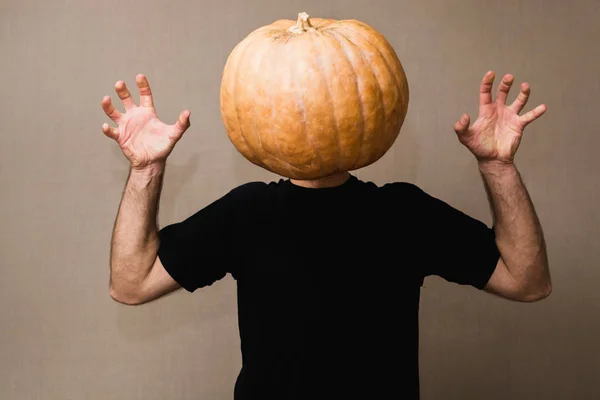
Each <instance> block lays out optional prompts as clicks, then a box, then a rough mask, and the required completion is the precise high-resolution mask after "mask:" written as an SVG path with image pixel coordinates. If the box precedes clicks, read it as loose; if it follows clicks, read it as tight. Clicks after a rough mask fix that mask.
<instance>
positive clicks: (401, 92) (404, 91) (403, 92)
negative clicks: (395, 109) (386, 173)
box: [345, 21, 409, 151]
mask: <svg viewBox="0 0 600 400" xmlns="http://www.w3.org/2000/svg"><path fill="white" fill-rule="evenodd" d="M357 26H358V27H360V28H361V29H355V27H357ZM345 28H346V29H347V30H349V31H351V32H354V33H355V34H356V35H358V36H360V37H361V38H362V39H363V40H364V41H365V42H367V43H368V44H369V45H370V46H371V47H372V48H374V49H375V50H377V52H378V53H379V54H380V55H381V58H382V59H383V61H384V63H385V65H386V67H387V68H388V70H389V72H390V74H391V75H392V77H393V79H394V82H395V84H396V87H397V89H398V96H399V99H397V100H401V101H402V103H403V104H407V102H408V96H409V92H408V87H406V88H405V87H404V85H405V84H404V83H403V79H402V76H399V75H400V74H404V68H403V67H402V64H401V63H400V61H399V60H398V55H397V54H396V52H395V50H394V48H393V47H392V46H391V44H390V43H389V42H388V41H387V39H385V37H382V36H381V35H380V34H379V33H378V32H376V31H374V30H373V28H371V27H370V26H369V25H367V24H365V23H363V22H361V21H355V24H354V25H346V26H345ZM367 33H371V34H374V35H377V36H378V37H380V39H381V41H382V42H383V43H384V44H386V45H387V46H388V49H389V52H390V54H389V56H390V57H391V59H392V61H393V60H394V59H396V60H397V62H398V64H399V65H398V67H399V69H396V68H393V66H392V65H390V63H389V62H388V57H386V56H385V55H384V54H383V53H382V51H381V50H380V48H379V46H377V45H376V44H375V43H373V42H372V41H371V40H370V39H369V37H368V36H367V35H366V34H367ZM403 114H404V117H402V122H401V124H402V123H403V122H404V121H403V120H404V118H405V117H406V111H404V112H401V113H400V115H403ZM394 140H395V139H394ZM392 144H393V141H392ZM387 147H388V150H389V147H391V144H390V145H387ZM386 151H387V150H386Z"/></svg>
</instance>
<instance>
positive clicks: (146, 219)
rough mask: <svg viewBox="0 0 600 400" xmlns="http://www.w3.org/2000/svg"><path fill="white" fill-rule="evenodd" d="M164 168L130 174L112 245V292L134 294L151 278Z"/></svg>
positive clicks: (131, 172) (159, 167)
mask: <svg viewBox="0 0 600 400" xmlns="http://www.w3.org/2000/svg"><path fill="white" fill-rule="evenodd" d="M163 174H164V165H161V166H157V167H154V168H152V169H146V170H143V171H141V170H135V169H132V170H131V171H130V174H129V177H128V179H127V184H126V186H125V190H124V193H123V197H122V199H121V203H120V206H119V211H118V213H117V218H116V221H115V225H114V230H113V235H112V242H111V259H110V268H111V271H110V284H111V291H113V292H116V293H120V294H121V295H124V294H127V293H131V292H132V291H133V290H135V288H136V287H137V286H138V285H139V284H140V282H141V281H143V279H144V278H145V277H146V276H147V275H148V273H149V272H150V269H151V268H152V265H153V264H154V260H155V259H156V254H157V251H158V226H157V215H158V204H159V200H160V193H161V188H162V180H163Z"/></svg>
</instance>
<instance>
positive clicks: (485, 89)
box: [454, 71, 547, 164]
mask: <svg viewBox="0 0 600 400" xmlns="http://www.w3.org/2000/svg"><path fill="white" fill-rule="evenodd" d="M513 82H514V77H513V76H512V75H511V74H507V75H505V76H504V77H503V78H502V82H501V83H500V86H499V87H498V93H497V95H496V101H493V99H492V86H493V84H494V72H493V71H489V72H488V73H486V74H485V76H484V77H483V80H482V82H481V87H480V90H479V92H480V96H479V117H478V118H477V120H476V121H475V123H473V125H472V126H471V125H470V118H469V116H468V115H467V114H463V115H462V117H461V118H460V119H459V120H458V121H457V122H456V124H455V125H454V131H455V132H456V134H457V135H458V139H459V141H460V142H461V143H462V144H463V145H464V146H465V147H467V148H468V149H469V150H470V151H471V152H472V153H473V154H474V155H475V157H476V158H477V160H478V161H479V163H487V162H501V163H506V164H512V162H513V160H514V156H515V153H516V152H517V148H518V147H519V143H520V142H521V136H522V135H523V130H524V129H525V127H526V126H527V125H528V124H530V123H531V122H533V121H535V120H536V119H538V118H539V117H540V116H542V114H544V113H545V112H546V109H547V107H546V105H545V104H541V105H539V106H537V107H536V108H534V109H533V110H531V111H529V112H527V113H525V114H523V115H519V114H520V113H521V111H522V110H523V108H524V107H525V105H526V104H527V100H528V99H529V94H530V88H529V84H528V83H522V84H521V92H520V93H519V95H518V96H517V98H516V99H515V101H514V102H513V103H512V104H511V105H510V106H507V105H506V97H507V96H508V92H509V91H510V88H511V86H512V84H513Z"/></svg>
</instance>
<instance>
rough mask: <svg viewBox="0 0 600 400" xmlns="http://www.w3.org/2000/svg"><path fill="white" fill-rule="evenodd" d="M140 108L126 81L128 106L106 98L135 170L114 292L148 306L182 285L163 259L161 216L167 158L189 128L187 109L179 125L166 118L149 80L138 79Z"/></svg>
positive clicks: (111, 132)
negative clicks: (155, 101)
mask: <svg viewBox="0 0 600 400" xmlns="http://www.w3.org/2000/svg"><path fill="white" fill-rule="evenodd" d="M136 81H137V84H138V88H139V90H140V106H139V107H138V106H136V105H135V104H134V103H133V99H132V98H131V94H130V93H129V91H128V89H127V87H126V86H125V83H123V82H122V81H119V82H117V84H116V90H117V93H118V95H119V97H120V98H121V100H122V101H123V104H124V106H125V109H126V111H127V112H126V113H125V114H121V113H120V112H119V111H117V110H116V109H115V107H114V106H113V105H112V104H111V101H110V97H108V96H106V97H104V99H103V101H102V106H103V109H104V111H105V112H106V114H107V115H108V116H109V117H110V118H111V119H112V120H113V121H114V122H115V123H117V125H118V128H113V127H110V126H109V125H108V124H104V126H103V131H104V134H105V135H106V136H108V137H110V138H112V139H114V140H115V141H116V142H117V143H118V144H119V145H120V147H121V149H122V150H123V153H124V154H125V156H126V157H127V158H128V160H129V161H130V163H131V169H130V174H129V177H128V179H127V184H126V186H125V190H124V193H123V197H122V199H121V203H120V207H119V210H118V214H117V218H116V221H115V225H114V229H113V235H112V242H111V254H110V295H111V297H112V298H113V299H114V300H116V301H118V302H120V303H123V304H130V305H133V304H142V303H145V302H148V301H151V300H154V299H156V298H158V297H160V296H163V295H165V294H167V293H169V292H172V291H174V290H176V289H178V288H179V287H180V286H179V285H178V284H177V283H176V282H175V280H173V278H171V276H170V275H169V274H168V273H167V271H166V270H165V268H164V267H163V265H162V264H161V262H160V259H159V258H158V257H157V254H158V247H159V240H158V227H157V214H158V205H159V199H160V192H161V187H162V181H163V175H164V168H165V163H166V158H167V156H168V155H169V154H170V152H171V151H172V148H173V146H174V145H175V143H176V142H177V141H178V140H179V138H180V137H181V136H182V134H183V133H184V131H185V130H186V129H187V128H188V127H189V112H187V111H184V112H183V113H182V114H181V115H180V117H179V120H178V121H177V123H176V124H175V125H166V124H164V123H163V122H161V121H160V120H159V119H158V118H157V116H156V112H155V110H154V106H153V102H152V93H151V91H150V87H149V85H148V82H147V80H146V78H145V77H144V76H143V75H138V76H137V78H136Z"/></svg>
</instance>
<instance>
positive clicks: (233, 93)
mask: <svg viewBox="0 0 600 400" xmlns="http://www.w3.org/2000/svg"><path fill="white" fill-rule="evenodd" d="M246 43H247V44H246V46H245V47H244V48H243V49H242V51H241V52H240V53H239V54H238V55H237V60H236V61H237V62H236V64H235V65H234V66H233V67H234V68H232V69H233V70H234V71H237V70H238V69H239V67H240V65H241V64H242V62H243V60H244V58H243V56H244V55H245V54H246V51H247V50H248V48H249V47H251V45H252V42H250V41H248V42H246ZM238 86H239V85H238V82H237V79H233V83H232V88H231V98H232V100H233V103H234V106H233V111H234V113H235V120H236V122H237V125H238V126H237V128H238V129H237V130H238V133H239V135H240V138H241V139H242V140H243V141H244V143H245V144H246V146H247V147H248V150H249V151H250V153H251V154H252V156H253V158H254V159H255V160H256V161H257V163H258V165H260V166H262V167H266V165H265V164H264V162H263V161H262V160H261V159H260V157H258V155H257V154H256V152H255V151H254V149H253V148H252V146H251V145H250V143H249V142H248V140H247V139H246V137H245V136H244V130H243V129H242V122H241V120H240V113H239V111H238V105H237V102H236V101H235V98H236V90H237V89H238Z"/></svg>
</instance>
